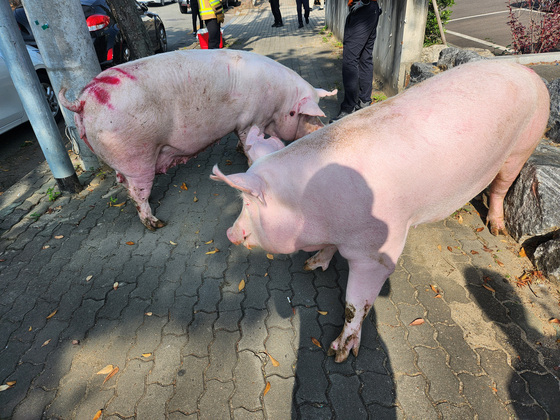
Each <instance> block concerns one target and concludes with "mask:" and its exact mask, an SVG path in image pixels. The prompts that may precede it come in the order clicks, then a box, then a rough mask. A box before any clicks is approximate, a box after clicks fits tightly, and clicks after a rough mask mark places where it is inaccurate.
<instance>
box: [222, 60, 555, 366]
mask: <svg viewBox="0 0 560 420" xmlns="http://www.w3.org/2000/svg"><path fill="white" fill-rule="evenodd" d="M548 113H549V95H548V91H547V88H546V86H545V85H544V83H543V82H542V80H541V79H540V77H538V76H537V75H536V74H535V73H534V72H533V71H532V70H530V69H527V68H526V67H523V66H520V65H517V64H513V63H511V64H510V63H501V62H496V61H479V62H476V63H470V64H465V65H462V66H459V67H457V68H454V69H452V70H449V71H446V72H444V73H442V74H440V75H437V76H435V77H433V78H431V79H428V80H427V81H425V82H423V83H421V84H418V85H416V86H414V87H412V88H410V89H409V90H407V91H405V92H403V93H401V94H399V95H397V96H395V97H393V98H391V99H389V100H387V101H384V102H382V103H379V104H377V105H373V106H370V107H368V108H366V109H364V110H361V111H359V112H356V113H354V114H351V115H350V116H347V117H345V118H343V119H341V120H339V121H337V122H335V123H334V124H331V125H329V126H327V127H325V128H323V129H321V130H318V131H316V132H314V133H311V134H309V135H307V136H305V137H303V138H301V139H299V140H298V141H296V142H294V143H292V144H290V145H289V146H287V147H285V148H283V149H281V150H279V151H276V152H274V153H271V154H265V155H264V156H262V157H260V158H258V159H257V160H256V162H255V163H254V164H253V165H252V166H251V168H250V169H249V170H248V171H247V172H246V173H240V174H234V175H229V176H225V175H224V174H223V173H222V172H220V170H219V169H218V167H217V166H215V167H214V175H213V176H212V178H213V179H216V180H222V181H225V182H226V183H228V184H229V185H231V186H232V187H234V188H237V189H238V190H240V191H242V197H243V208H242V210H241V214H240V216H239V217H238V219H237V220H236V222H235V224H234V225H233V227H231V228H230V229H229V230H228V232H227V235H228V238H229V239H230V240H231V241H232V242H233V243H235V244H243V245H245V246H246V247H252V246H260V247H262V248H264V249H265V250H266V251H268V252H276V253H284V254H286V253H291V252H294V251H297V250H304V251H318V252H317V253H316V254H315V255H314V256H313V257H311V258H310V259H308V260H307V261H306V268H307V269H315V268H317V267H321V268H323V269H326V268H327V267H328V264H329V261H330V260H331V258H332V256H333V255H334V253H335V252H336V251H337V250H338V251H339V252H340V254H341V255H342V256H343V257H345V258H346V259H347V260H348V264H349V276H348V286H347V290H346V309H345V323H344V328H343V330H342V332H341V334H340V336H339V337H338V338H337V339H336V340H334V341H333V342H332V344H331V346H330V350H329V354H331V355H336V361H337V362H341V361H343V360H345V359H346V358H347V356H348V354H349V351H350V350H353V352H354V354H355V355H357V353H358V349H359V346H360V336H361V325H362V321H363V319H364V318H365V317H366V316H367V314H368V311H369V310H370V308H371V306H372V304H373V302H374V300H375V299H376V297H377V295H378V294H379V291H380V289H381V287H382V285H383V283H384V282H385V279H387V277H389V275H390V274H391V273H392V272H393V270H394V269H395V264H396V262H397V258H398V257H399V256H400V254H401V252H402V250H403V247H404V245H405V240H406V236H407V232H408V229H409V228H410V227H411V226H415V225H418V224H420V223H430V222H435V221H437V220H440V219H443V218H445V217H446V216H448V215H449V214H451V213H452V212H453V211H455V210H456V209H457V208H460V207H461V206H462V205H464V203H465V202H467V201H468V200H470V199H471V198H473V197H474V196H476V195H477V194H478V193H479V192H480V191H482V190H483V189H484V188H486V187H487V186H489V198H490V200H489V211H488V221H489V223H490V226H491V231H492V233H494V234H498V232H500V231H502V232H503V233H505V226H504V217H503V200H504V196H505V194H506V192H507V190H508V188H509V187H510V185H511V184H512V182H513V181H514V180H515V178H516V177H517V175H518V173H519V171H520V170H521V168H522V166H523V164H524V163H525V161H526V160H527V159H528V157H529V156H530V155H531V153H532V151H533V150H534V148H535V147H536V145H537V143H538V142H539V139H540V138H541V135H542V134H543V132H544V130H545V127H546V124H547V120H548Z"/></svg>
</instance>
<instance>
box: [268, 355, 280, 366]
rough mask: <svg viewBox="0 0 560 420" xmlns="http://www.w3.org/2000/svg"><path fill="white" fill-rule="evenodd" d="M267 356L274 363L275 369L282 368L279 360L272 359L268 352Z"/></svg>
mask: <svg viewBox="0 0 560 420" xmlns="http://www.w3.org/2000/svg"><path fill="white" fill-rule="evenodd" d="M266 354H267V356H268V357H270V361H271V362H272V366H274V367H278V366H280V363H279V362H278V360H276V359H275V358H274V357H272V356H271V355H270V353H268V352H266Z"/></svg>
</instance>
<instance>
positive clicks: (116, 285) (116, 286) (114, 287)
mask: <svg viewBox="0 0 560 420" xmlns="http://www.w3.org/2000/svg"><path fill="white" fill-rule="evenodd" d="M118 288H119V282H118V281H116V282H114V283H113V289H115V290H117V289H118Z"/></svg>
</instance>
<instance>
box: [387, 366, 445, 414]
mask: <svg viewBox="0 0 560 420" xmlns="http://www.w3.org/2000/svg"><path fill="white" fill-rule="evenodd" d="M396 389H397V399H398V401H399V404H400V406H401V407H402V409H403V411H404V412H405V414H406V418H411V419H419V420H420V419H421V420H425V419H426V420H427V419H437V418H438V414H437V412H436V410H435V408H434V406H433V405H432V402H431V401H430V400H429V399H428V398H427V396H426V381H425V380H424V378H423V377H422V376H421V375H417V376H408V375H402V376H398V377H397V378H396ZM400 395H406V397H403V398H401V397H400Z"/></svg>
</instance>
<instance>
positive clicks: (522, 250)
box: [519, 248, 527, 258]
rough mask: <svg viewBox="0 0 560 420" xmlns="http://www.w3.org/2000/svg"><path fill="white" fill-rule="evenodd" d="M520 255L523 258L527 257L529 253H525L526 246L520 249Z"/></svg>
mask: <svg viewBox="0 0 560 420" xmlns="http://www.w3.org/2000/svg"><path fill="white" fill-rule="evenodd" d="M519 256H520V257H521V258H525V257H526V256H527V254H526V253H525V248H521V249H520V250H519Z"/></svg>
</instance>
